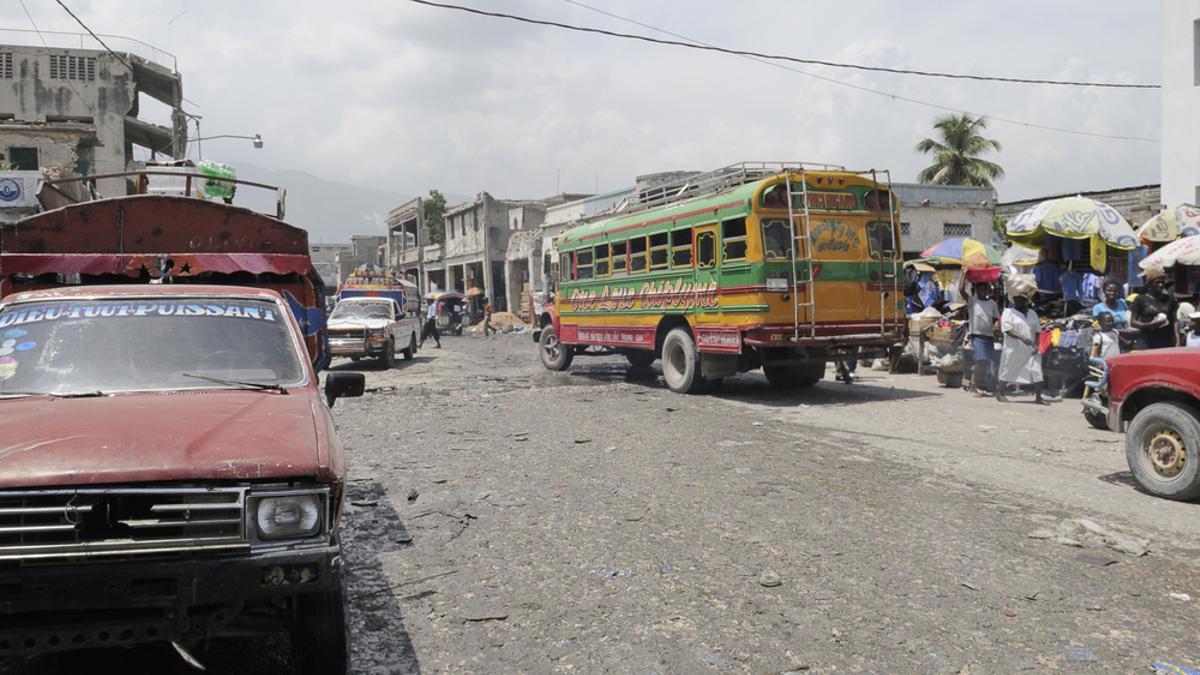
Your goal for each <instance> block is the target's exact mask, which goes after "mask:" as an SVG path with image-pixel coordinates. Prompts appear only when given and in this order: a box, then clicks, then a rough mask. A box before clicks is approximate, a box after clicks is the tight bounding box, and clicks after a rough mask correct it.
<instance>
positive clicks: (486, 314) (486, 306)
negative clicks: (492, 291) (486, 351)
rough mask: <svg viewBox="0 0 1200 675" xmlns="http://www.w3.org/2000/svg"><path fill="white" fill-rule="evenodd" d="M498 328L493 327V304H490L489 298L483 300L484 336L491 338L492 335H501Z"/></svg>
mask: <svg viewBox="0 0 1200 675" xmlns="http://www.w3.org/2000/svg"><path fill="white" fill-rule="evenodd" d="M499 332H500V331H498V330H496V327H495V326H493V325H492V303H491V302H488V299H487V298H484V299H483V335H484V336H485V337H486V336H489V335H491V334H492V333H499Z"/></svg>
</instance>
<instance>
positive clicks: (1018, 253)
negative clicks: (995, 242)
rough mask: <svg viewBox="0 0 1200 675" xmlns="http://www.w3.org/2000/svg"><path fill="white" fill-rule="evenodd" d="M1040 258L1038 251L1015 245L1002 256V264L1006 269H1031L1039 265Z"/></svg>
mask: <svg viewBox="0 0 1200 675" xmlns="http://www.w3.org/2000/svg"><path fill="white" fill-rule="evenodd" d="M1038 256H1039V253H1038V251H1037V249H1033V248H1029V247H1028V246H1022V245H1020V244H1013V245H1012V246H1010V247H1009V248H1008V250H1007V251H1005V252H1004V255H1002V256H1000V262H1001V263H1003V264H1004V266H1005V267H1030V266H1033V265H1036V264H1038Z"/></svg>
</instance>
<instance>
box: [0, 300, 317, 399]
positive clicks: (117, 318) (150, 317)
mask: <svg viewBox="0 0 1200 675" xmlns="http://www.w3.org/2000/svg"><path fill="white" fill-rule="evenodd" d="M196 376H205V377H209V378H217V379H220V380H228V381H236V382H240V383H246V384H249V383H252V384H255V385H259V384H262V385H291V384H296V383H298V382H300V381H302V380H303V379H304V369H303V366H302V365H301V361H300V357H299V356H298V355H297V353H296V342H295V340H294V339H293V337H292V335H291V328H290V325H289V323H288V321H287V317H286V316H282V315H281V314H280V311H279V307H278V305H276V304H274V303H271V302H266V301H258V300H245V299H235V298H221V297H216V298H194V297H193V298H161V299H159V298H155V299H153V300H150V299H145V298H122V299H110V300H56V301H46V302H30V303H19V304H15V305H10V306H8V307H6V308H4V309H3V310H0V396H5V395H21V394H48V395H59V396H67V395H79V394H82V393H112V392H122V391H148V390H169V389H220V388H239V386H238V385H237V384H230V385H225V384H221V383H218V382H214V381H212V380H205V379H201V378H199V377H196Z"/></svg>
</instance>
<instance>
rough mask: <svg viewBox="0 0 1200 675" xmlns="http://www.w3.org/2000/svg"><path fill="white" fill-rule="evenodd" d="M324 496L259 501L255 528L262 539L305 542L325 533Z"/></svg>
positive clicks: (289, 496)
mask: <svg viewBox="0 0 1200 675" xmlns="http://www.w3.org/2000/svg"><path fill="white" fill-rule="evenodd" d="M321 503H322V500H321V495H316V494H301V495H286V496H275V497H263V498H261V499H259V500H258V502H257V506H256V508H255V514H254V524H255V526H256V527H257V528H258V536H259V538H261V539H271V540H275V539H302V538H304V537H311V536H313V535H315V534H317V532H319V531H320V530H321V516H322V513H321V512H322V508H321Z"/></svg>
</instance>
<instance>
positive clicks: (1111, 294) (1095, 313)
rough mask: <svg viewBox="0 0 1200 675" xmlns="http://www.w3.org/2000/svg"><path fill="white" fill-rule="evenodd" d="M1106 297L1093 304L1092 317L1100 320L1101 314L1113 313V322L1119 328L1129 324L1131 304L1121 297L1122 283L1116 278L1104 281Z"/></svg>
mask: <svg viewBox="0 0 1200 675" xmlns="http://www.w3.org/2000/svg"><path fill="white" fill-rule="evenodd" d="M1103 292H1104V299H1103V300H1101V301H1100V302H1097V303H1096V304H1095V305H1092V318H1094V319H1097V320H1099V319H1100V315H1101V314H1112V318H1113V324H1114V325H1115V326H1116V328H1117V329H1118V330H1119V329H1121V328H1127V327H1128V326H1129V305H1128V304H1126V302H1125V298H1122V297H1121V284H1119V283H1117V280H1116V279H1108V280H1106V281H1105V282H1104V289H1103Z"/></svg>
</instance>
